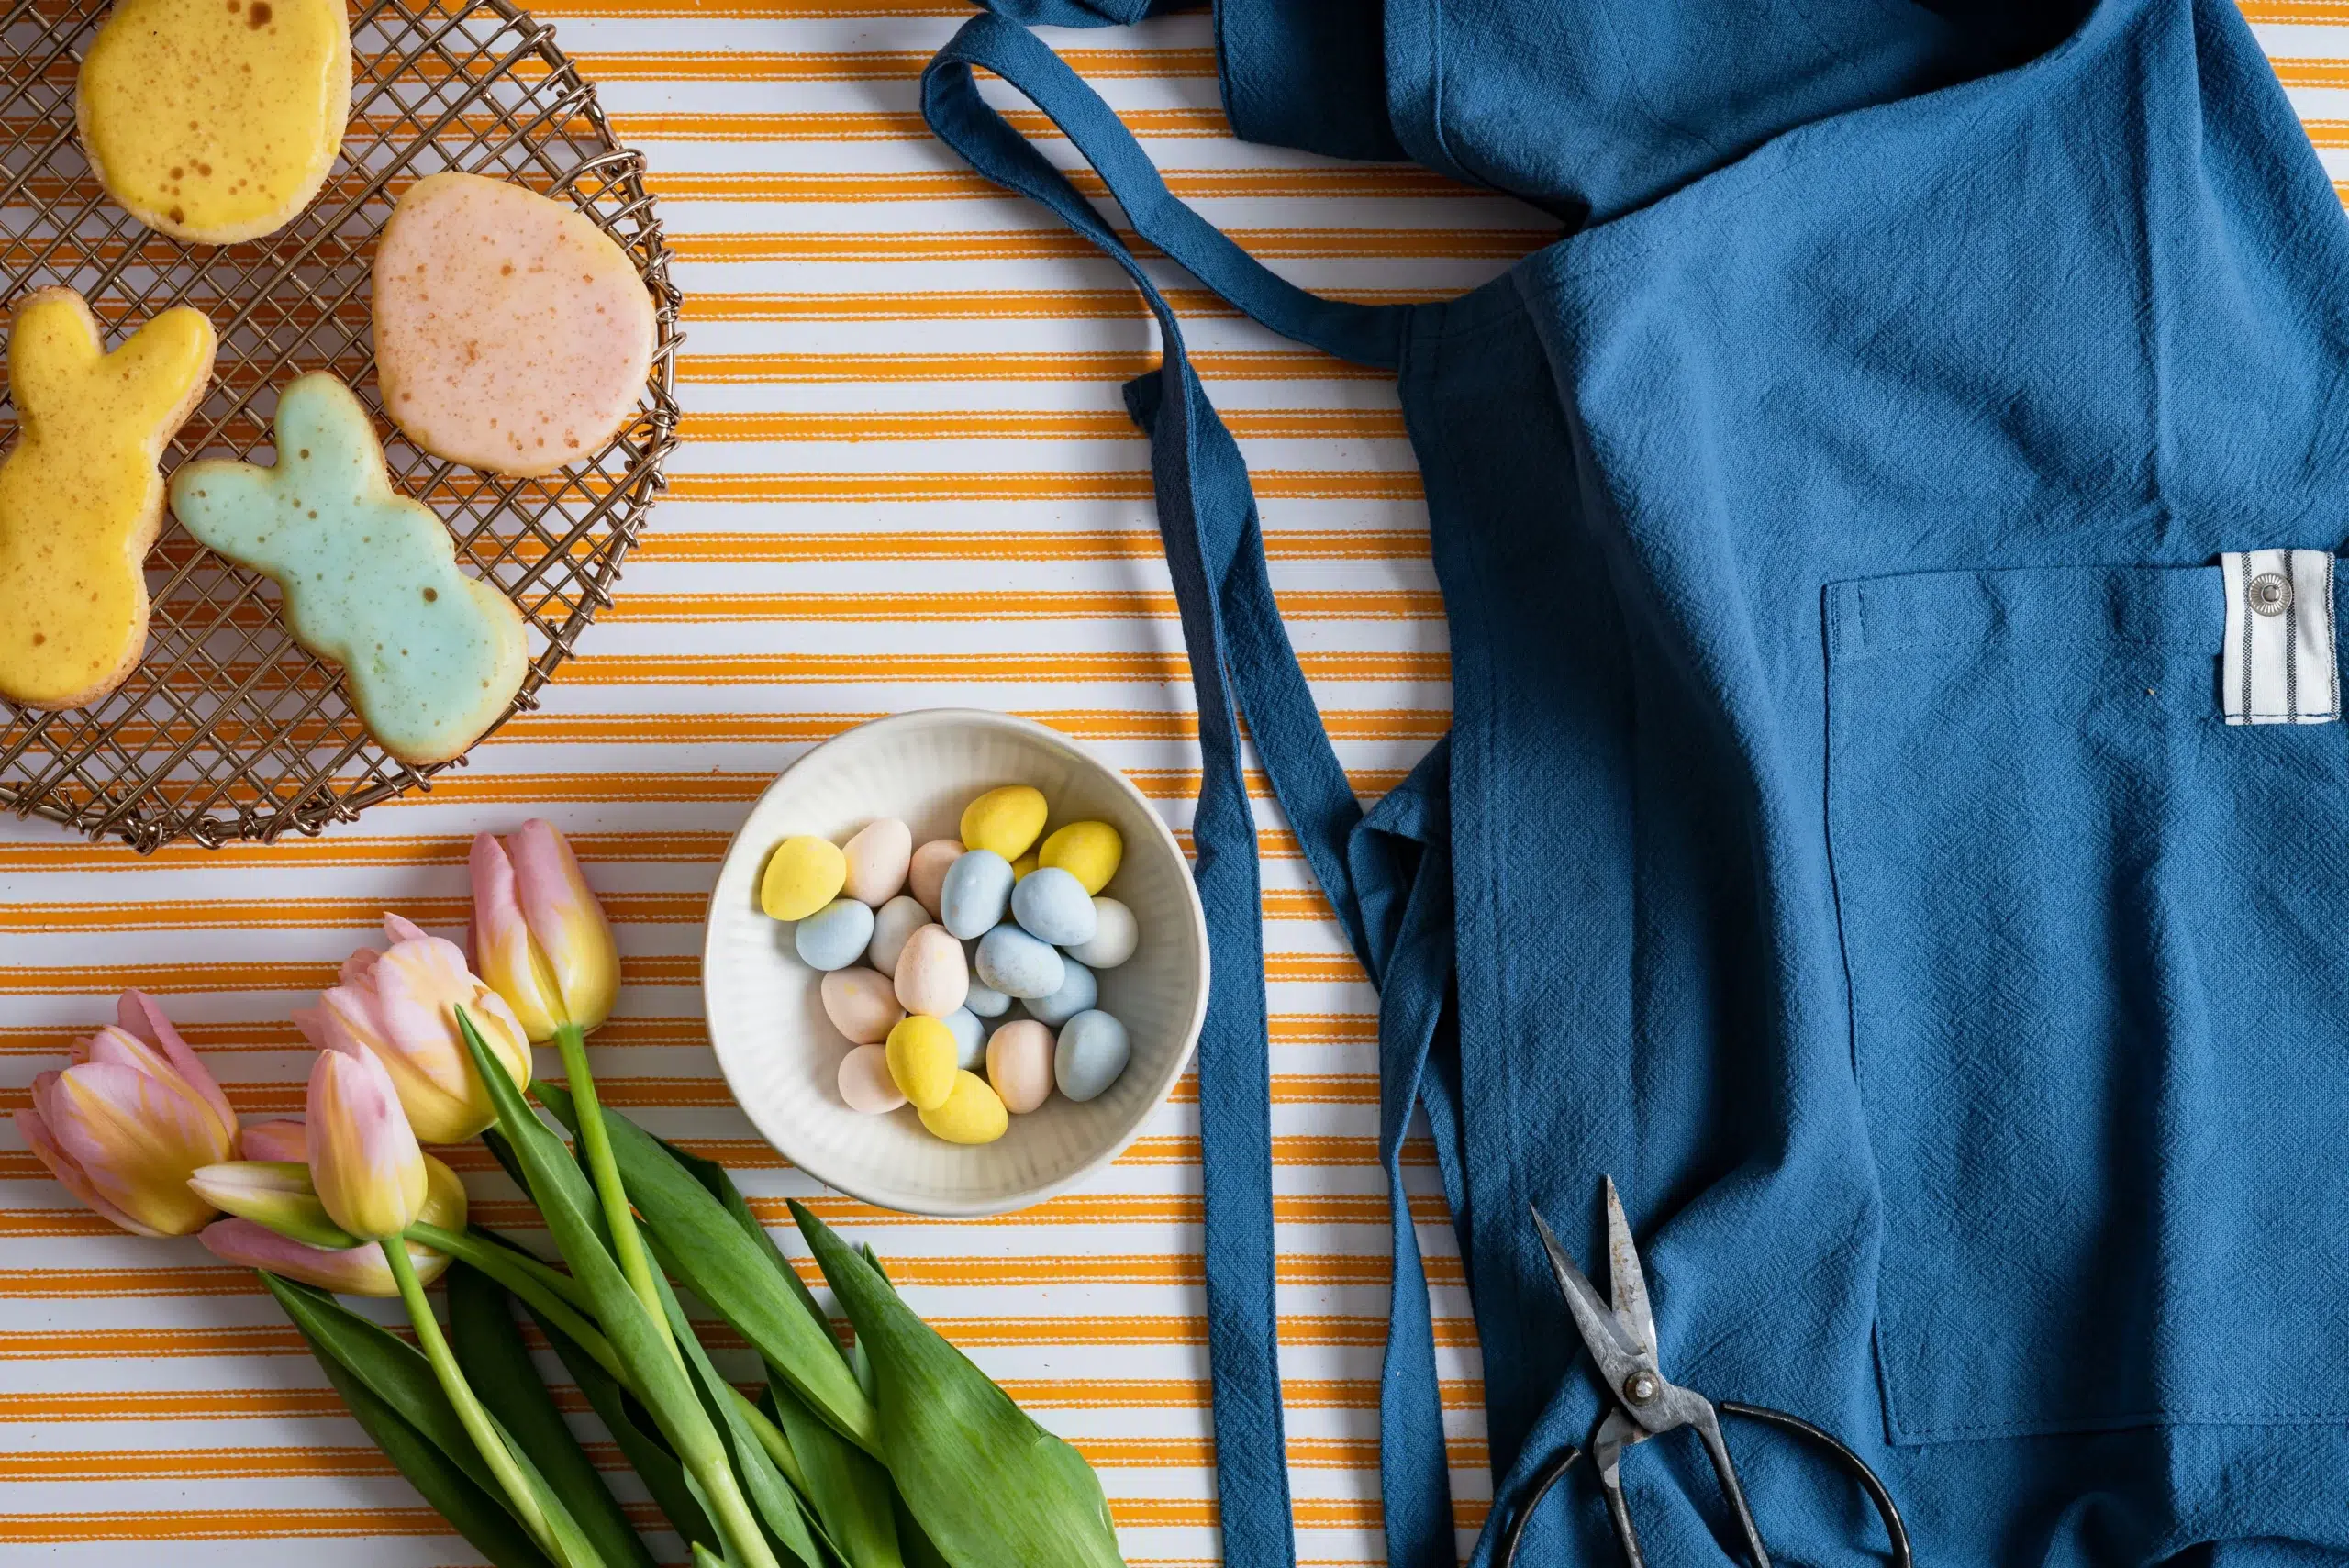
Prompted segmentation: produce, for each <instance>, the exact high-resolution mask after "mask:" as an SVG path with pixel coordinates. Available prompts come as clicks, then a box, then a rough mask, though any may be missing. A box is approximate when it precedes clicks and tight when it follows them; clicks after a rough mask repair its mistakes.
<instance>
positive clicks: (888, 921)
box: [864, 893, 930, 974]
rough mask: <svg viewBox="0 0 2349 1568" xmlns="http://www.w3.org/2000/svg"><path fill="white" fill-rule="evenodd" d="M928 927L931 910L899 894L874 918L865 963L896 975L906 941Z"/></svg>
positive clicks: (865, 953)
mask: <svg viewBox="0 0 2349 1568" xmlns="http://www.w3.org/2000/svg"><path fill="white" fill-rule="evenodd" d="M929 924H930V911H929V910H927V909H925V908H923V907H922V906H920V905H919V904H918V903H917V902H915V901H914V900H913V899H910V898H908V897H907V896H906V895H904V894H902V893H900V894H899V895H897V896H896V897H895V898H892V899H891V900H889V902H887V903H886V904H884V905H883V906H881V907H880V909H879V911H878V912H876V913H875V914H874V917H873V940H872V943H871V945H869V946H868V947H866V948H865V950H864V956H865V958H866V960H867V961H868V962H871V963H872V965H873V967H874V968H875V969H877V970H879V971H880V972H881V973H884V974H895V973H897V955H898V954H899V953H901V952H903V951H906V939H907V938H908V937H910V936H912V935H913V934H914V933H915V932H916V931H918V930H920V929H922V928H923V927H924V926H927V925H929Z"/></svg>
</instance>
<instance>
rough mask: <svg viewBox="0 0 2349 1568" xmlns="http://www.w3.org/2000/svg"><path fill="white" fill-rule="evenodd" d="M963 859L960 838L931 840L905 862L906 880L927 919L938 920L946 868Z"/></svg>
mask: <svg viewBox="0 0 2349 1568" xmlns="http://www.w3.org/2000/svg"><path fill="white" fill-rule="evenodd" d="M962 858H963V840H960V839H932V840H930V842H929V843H927V844H924V845H923V846H922V847H921V848H920V849H918V850H916V851H914V853H913V859H912V860H911V861H910V862H908V863H907V871H906V881H907V883H908V884H910V885H911V890H912V893H913V895H914V896H915V897H916V898H918V899H920V900H921V906H922V907H923V908H925V909H927V910H929V911H930V918H931V919H933V920H935V919H937V918H938V908H939V904H938V900H939V894H940V891H941V889H942V888H944V887H945V885H946V868H947V867H948V866H951V865H952V864H953V863H954V862H956V861H959V860H961V859H962Z"/></svg>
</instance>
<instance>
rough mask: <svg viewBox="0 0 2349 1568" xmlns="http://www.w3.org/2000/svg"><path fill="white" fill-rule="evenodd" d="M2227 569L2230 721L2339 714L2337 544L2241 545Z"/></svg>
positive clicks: (2318, 720)
mask: <svg viewBox="0 0 2349 1568" xmlns="http://www.w3.org/2000/svg"><path fill="white" fill-rule="evenodd" d="M2219 569H2220V574H2221V579H2222V580H2223V582H2224V583H2225V584H2226V595H2227V624H2226V641H2225V646H2224V649H2223V650H2222V651H2221V656H2220V669H2219V699H2220V702H2221V705H2222V706H2224V707H2225V709H2226V715H2227V722H2228V723H2229V724H2332V723H2336V722H2338V721H2339V719H2340V717H2341V674H2340V665H2339V664H2338V663H2337V662H2336V661H2335V659H2334V646H2333V635H2332V621H2333V615H2332V552H2331V551H2329V550H2235V551H2230V552H2228V553H2227V554H2224V555H2221V557H2220V558H2219Z"/></svg>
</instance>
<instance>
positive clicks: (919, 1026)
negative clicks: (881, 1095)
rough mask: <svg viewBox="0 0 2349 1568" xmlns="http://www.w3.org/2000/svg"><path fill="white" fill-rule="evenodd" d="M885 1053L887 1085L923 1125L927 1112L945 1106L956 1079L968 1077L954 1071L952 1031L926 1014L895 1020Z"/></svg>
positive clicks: (941, 1021) (908, 1015)
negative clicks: (892, 1086)
mask: <svg viewBox="0 0 2349 1568" xmlns="http://www.w3.org/2000/svg"><path fill="white" fill-rule="evenodd" d="M887 1050H888V1056H889V1079H890V1082H892V1083H894V1084H896V1085H897V1092H898V1093H899V1094H901V1095H905V1096H906V1098H907V1099H909V1100H911V1101H912V1102H913V1103H914V1108H915V1109H916V1110H918V1111H920V1112H921V1113H922V1119H923V1120H924V1121H927V1120H929V1119H930V1116H929V1113H930V1112H931V1111H934V1110H936V1109H938V1108H939V1107H940V1106H943V1105H945V1104H946V1103H947V1097H948V1096H949V1095H952V1093H953V1092H954V1080H955V1079H956V1078H957V1077H963V1078H967V1077H969V1076H970V1074H969V1073H957V1071H956V1070H955V1066H954V1059H955V1056H956V1050H955V1044H954V1031H953V1030H952V1029H948V1028H947V1027H946V1025H945V1023H944V1021H943V1020H941V1019H939V1018H931V1017H930V1015H929V1014H927V1013H909V1014H907V1016H906V1017H905V1018H900V1019H898V1020H897V1027H896V1029H891V1030H890V1031H889V1043H888V1047H887ZM990 1095H992V1091H990Z"/></svg>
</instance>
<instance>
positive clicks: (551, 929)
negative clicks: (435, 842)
mask: <svg viewBox="0 0 2349 1568" xmlns="http://www.w3.org/2000/svg"><path fill="white" fill-rule="evenodd" d="M473 957H474V960H475V962H478V963H479V964H480V965H481V973H482V975H483V977H484V978H485V979H486V980H488V982H489V983H490V984H491V985H493V986H495V988H496V990H497V994H498V995H501V996H503V997H505V998H506V1000H507V1002H508V1003H510V1004H512V1006H513V1009H514V1015H515V1017H517V1018H519V1019H520V1020H521V1021H522V1026H523V1028H524V1029H527V1030H528V1031H529V1038H530V1039H531V1040H551V1039H552V1038H554V1033H555V1030H556V1029H559V1028H562V1027H563V1026H564V1025H569V1026H571V1027H573V1028H575V1029H581V1030H583V1031H584V1030H586V1029H594V1028H595V1027H596V1025H598V1024H600V1023H602V1022H603V1021H604V1020H605V1019H606V1018H608V1017H610V1016H611V1011H612V1001H613V999H614V998H615V997H616V996H618V994H619V984H620V965H619V952H618V949H617V948H616V947H614V945H613V942H612V928H611V924H610V922H609V921H607V920H606V919H605V917H604V907H603V906H602V905H600V904H598V903H597V902H596V895H595V894H594V893H593V892H592V891H590V890H589V888H588V886H587V879H586V877H584V875H582V874H581V873H580V870H579V862H578V859H577V858H576V857H575V856H573V854H572V852H571V846H570V844H569V843H567V842H565V841H564V840H563V837H562V834H561V833H559V832H557V831H556V830H555V828H554V826H553V824H551V823H549V822H544V821H540V820H539V819H538V818H535V817H533V818H532V819H531V820H529V821H528V822H525V823H523V824H522V826H521V827H520V828H518V829H517V830H516V831H515V832H514V833H513V835H512V836H511V838H510V840H508V842H507V843H505V844H500V843H499V842H498V841H497V840H496V839H495V837H494V836H493V835H491V834H488V833H484V834H482V835H481V836H480V837H479V838H477V839H475V840H473Z"/></svg>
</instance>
